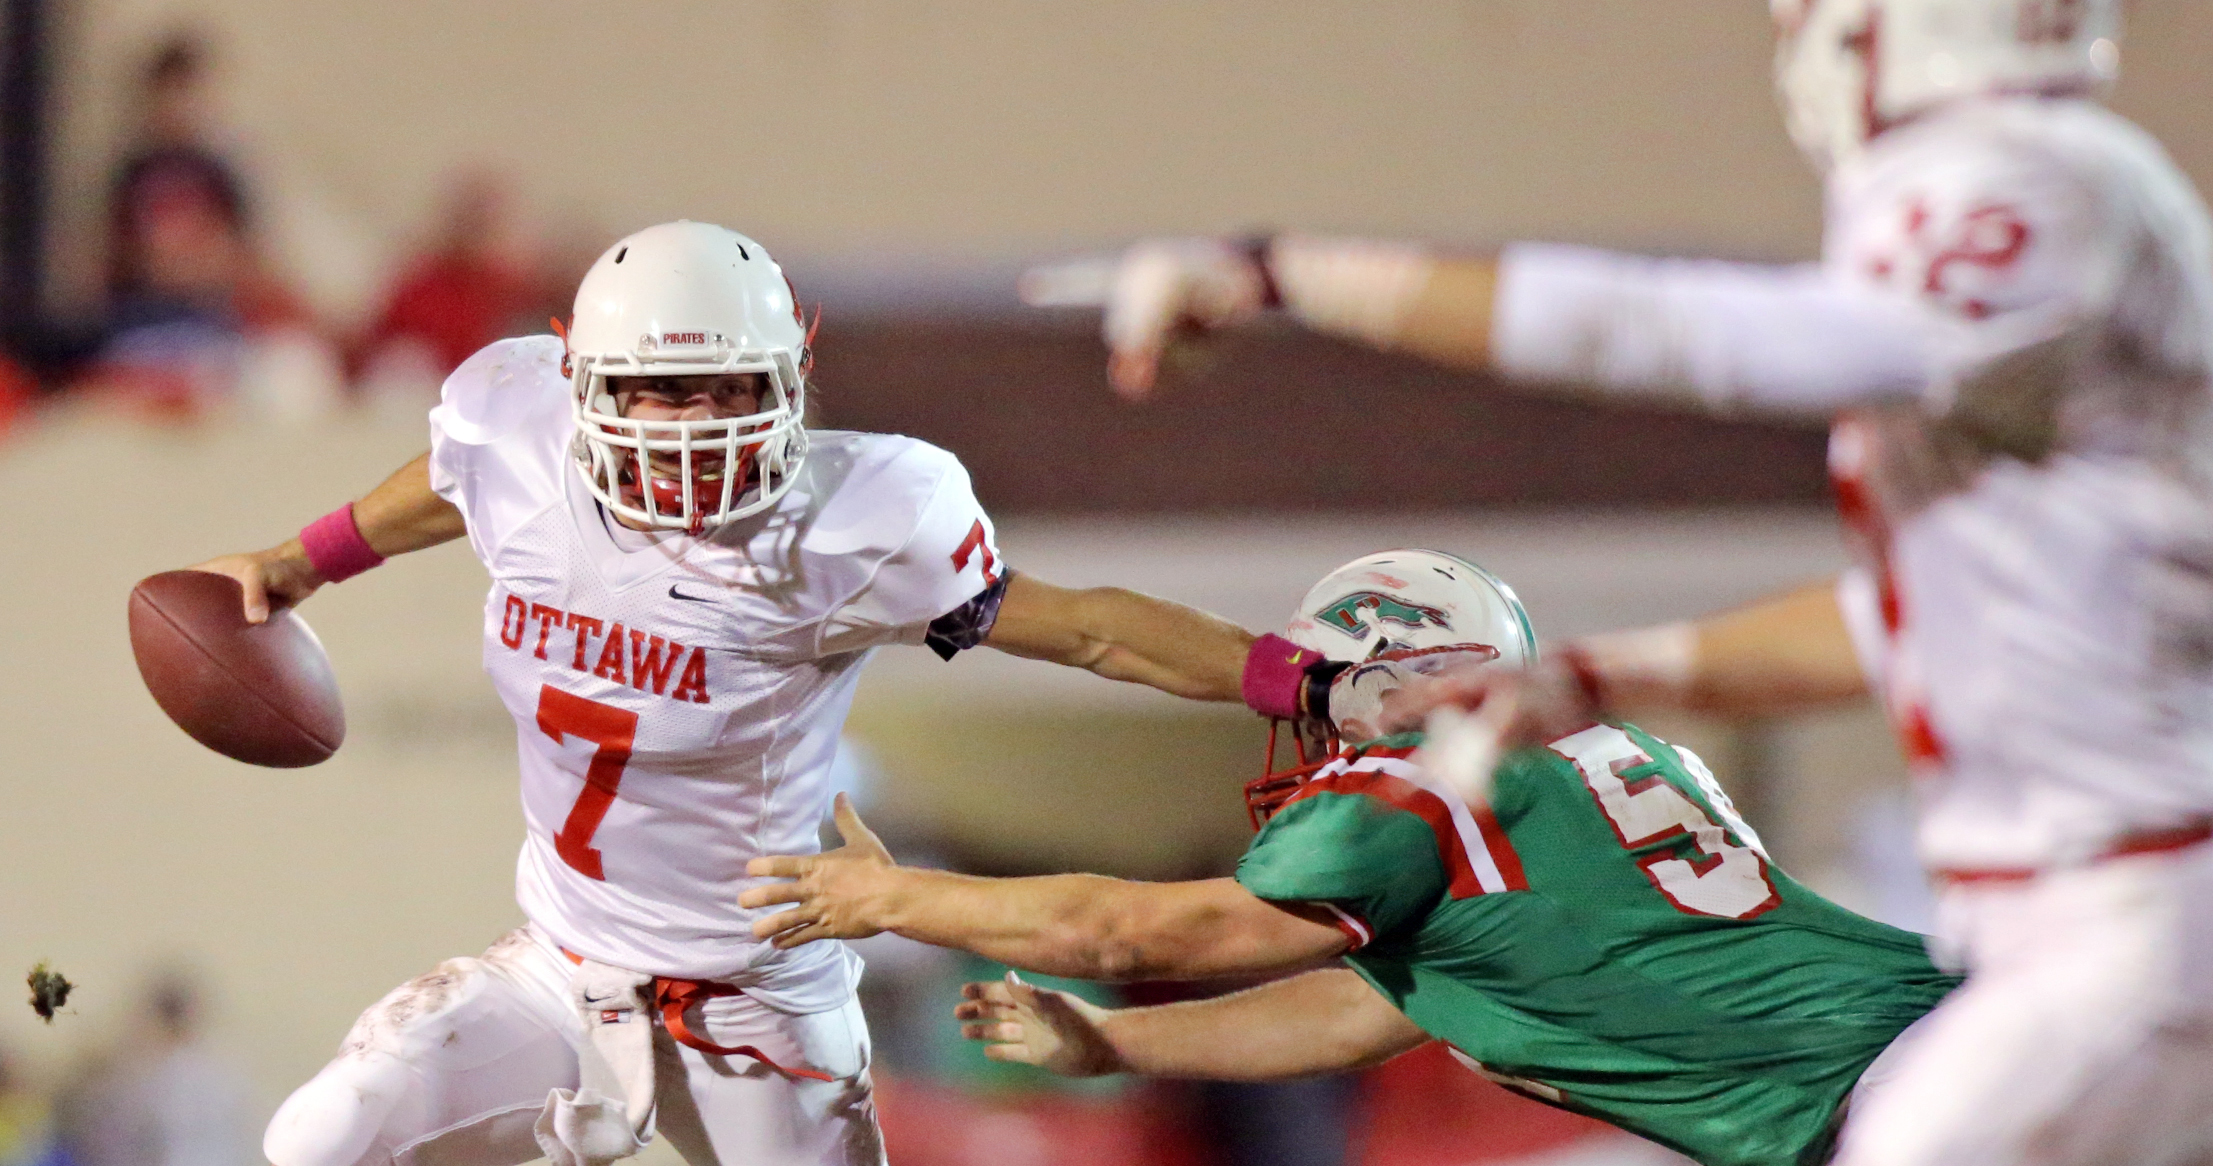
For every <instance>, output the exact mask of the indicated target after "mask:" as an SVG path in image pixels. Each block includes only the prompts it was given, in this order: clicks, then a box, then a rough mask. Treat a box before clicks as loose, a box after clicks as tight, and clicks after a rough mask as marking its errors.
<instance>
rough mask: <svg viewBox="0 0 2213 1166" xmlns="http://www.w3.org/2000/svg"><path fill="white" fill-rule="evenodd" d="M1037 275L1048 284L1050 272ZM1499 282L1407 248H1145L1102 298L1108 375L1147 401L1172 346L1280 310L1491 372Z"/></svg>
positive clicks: (1338, 332) (1195, 244)
mask: <svg viewBox="0 0 2213 1166" xmlns="http://www.w3.org/2000/svg"><path fill="white" fill-rule="evenodd" d="M1038 274H1039V275H1040V276H1042V277H1043V281H1044V282H1045V283H1052V282H1053V279H1052V277H1053V275H1054V272H1053V271H1052V269H1044V270H1041V271H1040V272H1039V273H1038ZM1497 283H1498V266H1497V263H1496V262H1495V261H1494V260H1492V259H1490V258H1487V257H1455V258H1447V257H1440V256H1436V255H1433V254H1431V253H1430V252H1429V250H1428V249H1426V248H1423V247H1419V246H1415V245H1408V244H1398V243H1382V242H1370V241H1365V240H1342V239H1316V238H1305V237H1300V236H1288V235H1287V236H1282V237H1279V238H1275V239H1267V240H1252V241H1245V242H1237V241H1228V240H1212V239H1165V240H1152V241H1148V242H1144V243H1140V244H1137V245H1136V246H1134V247H1132V248H1130V250H1129V251H1128V252H1127V253H1125V254H1124V255H1123V256H1122V258H1121V259H1120V261H1119V262H1117V263H1116V264H1115V265H1114V270H1113V273H1112V275H1111V277H1110V278H1109V280H1108V281H1107V285H1106V287H1105V289H1104V305H1103V306H1104V307H1105V309H1106V321H1105V330H1106V339H1107V348H1108V353H1109V355H1108V362H1107V372H1108V377H1109V379H1111V380H1112V381H1113V383H1114V387H1115V389H1116V390H1117V391H1119V392H1120V393H1121V394H1122V395H1123V396H1125V397H1129V398H1131V399H1133V400H1134V399H1140V398H1143V397H1146V396H1149V395H1151V393H1152V391H1153V389H1154V387H1155V386H1156V385H1157V383H1158V381H1159V378H1160V367H1161V361H1162V358H1163V357H1165V356H1167V355H1168V354H1169V352H1170V350H1171V349H1172V348H1174V346H1175V345H1176V344H1178V343H1179V342H1182V341H1184V340H1187V339H1188V338H1190V337H1192V336H1194V335H1197V334H1200V333H1205V332H1210V331H1215V330H1219V329H1223V328H1229V327H1235V326H1237V325H1240V324H1243V323H1245V322H1247V321H1249V320H1252V319H1255V318H1257V317H1258V316H1260V314H1261V313H1262V312H1263V311H1265V310H1266V309H1268V308H1276V307H1280V308H1283V309H1285V310H1286V311H1287V312H1288V313H1289V314H1290V315H1291V316H1292V317H1293V318H1295V319H1297V320H1298V321H1299V322H1300V323H1302V324H1304V325H1306V326H1307V327H1309V328H1312V329H1314V330H1316V331H1318V332H1325V333H1329V334H1330V335H1334V336H1338V337H1341V338H1344V339H1347V340H1352V341H1355V342H1357V343H1362V344H1367V345H1370V346H1372V347H1376V348H1385V349H1397V350H1401V351H1405V352H1411V353H1414V354H1415V355H1417V356H1423V357H1427V358H1429V359H1431V360H1435V361H1438V362H1439V363H1442V364H1448V365H1455V366H1459V367H1462V368H1479V369H1480V368H1488V367H1489V366H1490V360H1491V316H1492V299H1493V296H1494V293H1495V290H1496V287H1497ZM1047 298H1048V299H1049V300H1052V299H1053V297H1051V296H1048V297H1047ZM1053 302H1059V301H1058V300H1053Z"/></svg>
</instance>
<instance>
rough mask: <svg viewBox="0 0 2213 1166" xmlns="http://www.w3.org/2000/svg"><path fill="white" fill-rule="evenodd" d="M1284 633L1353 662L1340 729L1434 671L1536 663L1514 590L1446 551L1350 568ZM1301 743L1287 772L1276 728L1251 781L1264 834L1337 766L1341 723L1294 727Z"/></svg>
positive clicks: (1394, 555)
mask: <svg viewBox="0 0 2213 1166" xmlns="http://www.w3.org/2000/svg"><path fill="white" fill-rule="evenodd" d="M1285 634H1286V635H1287V637H1288V638H1289V639H1290V640H1291V641H1292V642H1294V643H1296V644H1298V645H1299V646H1300V647H1302V648H1308V649H1311V650H1313V651H1316V652H1319V653H1321V654H1322V655H1324V656H1326V657H1328V658H1329V659H1332V660H1342V661H1346V662H1348V663H1350V664H1352V665H1353V667H1351V668H1348V669H1345V670H1343V671H1341V672H1339V673H1338V674H1337V675H1336V676H1335V677H1334V678H1333V679H1332V680H1331V682H1330V696H1329V701H1330V715H1331V717H1332V719H1333V722H1336V721H1342V719H1343V718H1344V717H1346V716H1347V715H1355V716H1358V717H1365V718H1368V719H1372V714H1373V713H1374V712H1375V710H1376V709H1377V708H1379V707H1380V705H1381V702H1382V699H1383V697H1384V696H1386V695H1388V694H1389V692H1390V691H1391V690H1392V689H1394V688H1397V687H1398V686H1399V685H1401V684H1404V683H1406V682H1407V680H1408V679H1409V678H1410V677H1411V676H1414V675H1418V674H1421V673H1423V672H1425V671H1428V670H1430V669H1433V668H1434V669H1443V668H1456V667H1462V666H1465V665H1469V664H1475V663H1481V662H1484V661H1489V662H1493V663H1499V664H1504V665H1506V666H1507V667H1513V668H1519V667H1524V666H1527V665H1530V664H1534V663H1536V661H1537V635H1536V632H1535V631H1533V630H1531V628H1530V626H1529V613H1528V612H1527V611H1525V610H1523V608H1522V605H1521V600H1520V599H1519V598H1518V597H1516V596H1515V595H1514V589H1513V588H1511V587H1508V586H1507V585H1506V584H1505V583H1504V582H1503V581H1502V580H1500V579H1499V577H1498V576H1496V575H1493V574H1491V573H1490V572H1489V571H1486V570H1484V569H1483V568H1481V567H1478V566H1476V565H1475V564H1474V563H1471V562H1468V561H1467V560H1466V559H1462V558H1458V557H1456V556H1453V555H1448V554H1445V553H1443V552H1441V551H1422V550H1402V551H1384V552H1383V553H1381V554H1375V555H1365V556H1363V557H1361V558H1357V559H1354V560H1353V561H1352V562H1349V563H1346V564H1345V565H1344V566H1342V567H1339V568H1337V569H1336V570H1334V571H1331V572H1330V573H1329V574H1327V575H1325V576H1323V577H1322V581H1321V582H1319V583H1316V584H1315V585H1314V588H1313V590H1311V591H1308V592H1307V593H1306V598H1305V599H1303V600H1300V601H1299V606H1298V610H1297V611H1295V612H1293V613H1292V615H1291V626H1290V628H1289V629H1288V630H1287V631H1286V633H1285ZM1340 704H1342V705H1344V706H1345V707H1344V708H1340V707H1339V705H1340ZM1292 743H1293V745H1294V746H1295V748H1296V751H1297V756H1298V761H1299V764H1297V765H1295V766H1293V767H1291V768H1289V769H1283V770H1278V769H1277V768H1276V733H1275V730H1274V729H1273V728H1271V729H1270V730H1269V733H1268V757H1267V760H1266V761H1265V762H1264V763H1263V765H1262V768H1261V776H1260V777H1258V778H1256V779H1254V780H1253V781H1250V782H1247V783H1246V784H1245V808H1246V812H1247V813H1248V814H1250V815H1251V817H1252V823H1253V828H1254V829H1256V830H1257V829H1259V828H1260V826H1261V824H1262V823H1264V822H1266V821H1267V820H1268V818H1269V816H1270V815H1272V814H1274V813H1275V811H1276V810H1277V809H1279V808H1281V807H1282V805H1283V804H1284V803H1285V802H1286V801H1289V800H1290V799H1291V798H1292V797H1293V796H1294V795H1296V794H1297V793H1298V790H1299V787H1300V786H1301V785H1302V784H1303V783H1304V782H1305V781H1306V779H1307V778H1308V777H1310V776H1312V775H1313V773H1314V772H1315V770H1317V769H1319V768H1320V767H1321V766H1323V765H1325V764H1327V763H1328V761H1329V757H1330V755H1331V754H1333V753H1334V752H1335V751H1336V749H1337V746H1338V744H1339V742H1338V740H1337V734H1336V726H1335V724H1334V723H1333V724H1321V723H1318V722H1308V721H1302V722H1300V723H1299V724H1297V725H1295V726H1293V732H1292Z"/></svg>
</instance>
